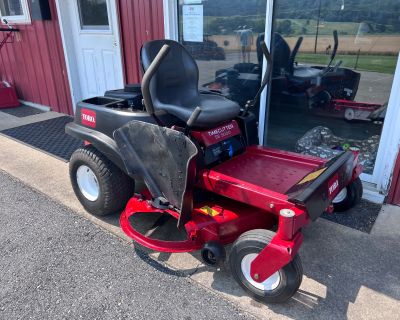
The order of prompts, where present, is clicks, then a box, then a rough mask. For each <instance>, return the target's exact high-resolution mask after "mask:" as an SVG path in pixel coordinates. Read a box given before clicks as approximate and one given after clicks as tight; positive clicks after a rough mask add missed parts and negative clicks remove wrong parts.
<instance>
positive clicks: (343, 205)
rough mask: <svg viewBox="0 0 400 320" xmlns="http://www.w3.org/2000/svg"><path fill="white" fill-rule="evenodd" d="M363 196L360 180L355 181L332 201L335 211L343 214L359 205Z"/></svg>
mask: <svg viewBox="0 0 400 320" xmlns="http://www.w3.org/2000/svg"><path fill="white" fill-rule="evenodd" d="M362 194H363V186H362V182H361V180H360V178H357V179H355V180H354V181H353V182H352V183H350V184H349V185H348V186H347V187H346V188H343V189H342V190H341V191H340V192H339V193H338V195H337V196H336V197H335V199H333V200H332V204H333V209H334V211H336V212H343V211H346V210H349V209H351V208H353V207H354V206H355V205H357V204H358V203H359V202H360V200H361V197H362Z"/></svg>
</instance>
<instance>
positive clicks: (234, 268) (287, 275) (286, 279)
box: [229, 229, 303, 303]
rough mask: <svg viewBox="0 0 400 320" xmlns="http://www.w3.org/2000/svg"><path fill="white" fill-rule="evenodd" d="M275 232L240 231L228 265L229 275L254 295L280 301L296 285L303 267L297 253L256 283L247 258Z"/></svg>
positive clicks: (263, 245) (290, 293) (252, 256)
mask: <svg viewBox="0 0 400 320" xmlns="http://www.w3.org/2000/svg"><path fill="white" fill-rule="evenodd" d="M274 236H275V232H272V231H269V230H264V229H256V230H251V231H248V232H245V233H243V234H242V235H241V236H240V237H239V238H238V239H237V240H236V242H235V243H234V244H233V246H232V250H231V253H230V255H229V265H230V269H231V272H232V275H233V277H234V278H235V280H236V281H237V282H238V283H239V285H240V286H241V287H242V288H243V289H244V290H245V291H246V292H247V293H248V294H249V295H250V296H252V297H253V298H254V299H256V300H259V301H262V302H266V303H280V302H284V301H287V300H288V299H290V298H291V297H292V296H293V295H294V294H295V293H296V291H297V290H298V289H299V287H300V284H301V281H302V278H303V268H302V265H301V261H300V257H299V255H296V256H295V257H294V259H293V260H292V261H291V262H289V263H288V264H287V265H286V266H284V267H283V268H282V269H280V270H278V271H277V272H275V273H274V274H273V275H272V276H270V277H269V278H268V279H267V280H265V281H264V282H262V283H258V282H256V281H254V280H253V278H252V277H251V276H250V265H251V262H252V261H253V260H254V259H255V258H256V257H257V255H258V254H259V253H260V252H261V251H262V250H263V249H264V248H265V247H266V246H267V245H268V244H269V243H270V242H271V240H272V238H273V237H274Z"/></svg>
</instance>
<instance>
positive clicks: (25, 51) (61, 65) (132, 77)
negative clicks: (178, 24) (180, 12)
mask: <svg viewBox="0 0 400 320" xmlns="http://www.w3.org/2000/svg"><path fill="white" fill-rule="evenodd" d="M162 2H163V1H162V0H118V4H119V16H120V28H121V38H122V39H121V40H122V41H121V42H122V51H123V52H122V53H123V60H124V61H123V65H124V75H125V81H126V83H137V82H139V81H140V79H141V74H140V64H139V50H140V47H141V46H142V44H143V43H144V42H145V41H148V40H152V39H160V38H164V15H163V4H162ZM49 3H50V7H51V14H52V20H51V21H32V24H27V25H17V26H16V27H18V28H19V29H20V32H19V35H18V41H15V42H14V43H12V44H7V45H6V46H5V47H3V49H2V50H1V52H0V80H6V81H8V82H10V83H12V84H13V85H14V86H15V87H16V89H17V93H18V97H19V98H20V99H23V100H26V101H29V102H34V103H38V104H41V105H45V106H49V107H51V108H52V110H54V111H58V112H62V113H67V114H72V113H73V108H72V102H71V92H70V88H69V83H68V74H67V68H66V61H65V56H64V51H63V46H62V40H61V31H60V26H59V21H58V16H57V10H56V4H55V0H49Z"/></svg>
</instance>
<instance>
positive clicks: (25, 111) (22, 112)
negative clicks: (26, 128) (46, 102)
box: [0, 105, 45, 118]
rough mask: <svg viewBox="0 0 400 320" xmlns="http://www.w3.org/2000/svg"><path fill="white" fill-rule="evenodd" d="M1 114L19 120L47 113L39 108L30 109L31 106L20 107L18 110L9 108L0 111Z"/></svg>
mask: <svg viewBox="0 0 400 320" xmlns="http://www.w3.org/2000/svg"><path fill="white" fill-rule="evenodd" d="M0 111H1V112H4V113H7V114H9V115H12V116H14V117H18V118H25V117H29V116H33V115H35V114H39V113H44V112H45V111H42V110H39V109H37V108H33V107H29V106H24V105H22V106H20V107H16V108H7V109H0Z"/></svg>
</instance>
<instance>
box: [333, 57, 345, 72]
mask: <svg viewBox="0 0 400 320" xmlns="http://www.w3.org/2000/svg"><path fill="white" fill-rule="evenodd" d="M342 63H343V61H342V60H339V61H338V63H336V64H335V66H334V67H333V71H334V72H336V71H337V70H338V69H339V67H340V66H341V65H342Z"/></svg>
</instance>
